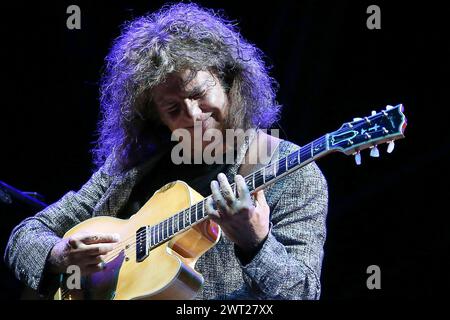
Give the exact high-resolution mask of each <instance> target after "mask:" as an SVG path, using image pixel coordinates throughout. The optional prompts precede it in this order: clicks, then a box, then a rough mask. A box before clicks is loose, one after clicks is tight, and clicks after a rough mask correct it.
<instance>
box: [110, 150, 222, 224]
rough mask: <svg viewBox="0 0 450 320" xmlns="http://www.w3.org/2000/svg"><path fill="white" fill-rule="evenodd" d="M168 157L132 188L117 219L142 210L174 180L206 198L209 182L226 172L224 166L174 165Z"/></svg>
mask: <svg viewBox="0 0 450 320" xmlns="http://www.w3.org/2000/svg"><path fill="white" fill-rule="evenodd" d="M170 156H171V154H170V152H167V153H166V154H165V155H164V156H163V157H162V158H161V159H160V160H159V161H158V162H157V163H156V166H155V170H151V173H149V174H146V175H145V176H144V177H142V179H141V180H140V181H139V182H138V183H137V184H136V185H135V186H134V188H133V190H132V191H131V194H130V197H129V199H128V201H127V203H126V204H125V206H124V207H123V208H122V209H121V210H120V213H119V215H118V217H119V218H122V219H126V218H129V217H130V216H131V215H133V214H135V213H136V212H138V211H139V209H140V208H142V206H143V205H144V204H145V203H146V202H147V201H148V200H149V199H150V198H151V197H152V196H153V194H154V193H155V191H157V190H159V189H160V188H162V187H163V186H164V185H166V184H167V183H170V182H172V181H176V180H182V181H184V182H186V183H187V184H188V185H189V186H190V187H191V188H192V189H194V190H195V191H197V192H198V193H200V194H201V195H202V196H204V197H207V196H209V195H210V194H211V188H210V183H211V181H212V180H217V175H218V174H219V173H220V172H226V170H227V165H226V164H179V165H176V164H174V163H173V161H172V159H171V157H170Z"/></svg>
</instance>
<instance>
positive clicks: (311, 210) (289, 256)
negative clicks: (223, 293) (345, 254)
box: [235, 163, 328, 299]
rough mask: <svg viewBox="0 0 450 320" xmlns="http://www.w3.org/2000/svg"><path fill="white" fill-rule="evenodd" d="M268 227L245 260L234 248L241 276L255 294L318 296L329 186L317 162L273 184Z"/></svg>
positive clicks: (289, 297) (264, 297)
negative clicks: (250, 258)
mask: <svg viewBox="0 0 450 320" xmlns="http://www.w3.org/2000/svg"><path fill="white" fill-rule="evenodd" d="M269 193H272V194H274V193H275V194H281V196H279V198H278V200H277V201H276V203H275V204H273V205H270V203H269V206H271V229H270V231H269V234H268V237H267V238H266V240H265V242H264V243H263V245H262V247H261V248H260V250H259V251H258V252H257V253H256V255H255V256H254V257H253V258H252V260H251V261H250V262H249V263H248V264H244V263H245V262H244V260H243V259H242V258H240V254H241V253H240V251H239V248H238V247H236V246H235V253H236V256H237V257H238V261H239V263H240V264H241V267H242V271H243V277H244V281H245V283H246V285H247V287H248V289H249V291H250V292H251V293H252V295H253V296H255V297H256V298H257V299H319V297H320V272H321V266H322V258H323V245H324V242H325V237H326V215H327V210H328V189H327V183H326V180H325V178H324V176H323V174H322V173H321V171H320V169H319V168H318V167H317V165H316V164H315V163H311V164H308V165H306V166H305V167H303V168H301V169H299V170H298V171H296V172H294V173H292V174H291V175H289V176H288V179H284V180H280V181H279V182H277V183H275V184H274V185H273V186H272V187H271V190H270V191H268V193H267V195H269Z"/></svg>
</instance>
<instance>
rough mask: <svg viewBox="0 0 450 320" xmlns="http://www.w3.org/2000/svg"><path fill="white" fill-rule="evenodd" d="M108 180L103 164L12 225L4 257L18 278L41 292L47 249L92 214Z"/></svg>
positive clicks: (108, 182)
mask: <svg viewBox="0 0 450 320" xmlns="http://www.w3.org/2000/svg"><path fill="white" fill-rule="evenodd" d="M110 180H111V177H110V176H109V175H108V174H107V170H106V165H104V166H103V167H102V168H100V169H99V170H98V171H97V172H95V173H94V174H93V175H92V177H91V178H90V179H89V181H88V182H87V183H86V184H85V185H84V186H83V187H82V188H81V189H80V190H79V191H78V192H73V191H70V192H68V193H67V194H66V195H64V196H63V197H62V198H61V199H60V200H59V201H57V202H56V203H54V204H52V205H50V206H48V207H47V208H45V209H44V210H42V211H41V212H39V213H37V214H36V215H35V216H33V217H29V218H27V219H25V220H24V221H22V222H21V223H20V224H19V225H18V226H17V227H15V228H14V230H13V231H12V233H11V236H10V238H9V241H8V244H7V247H6V250H5V257H4V258H5V262H6V264H7V265H8V266H9V268H10V269H11V270H13V272H14V274H15V276H16V277H17V278H18V279H19V280H21V281H22V282H24V283H25V284H26V285H27V286H29V287H30V288H32V289H34V290H38V291H39V292H42V291H41V289H42V288H41V287H40V286H41V284H42V279H43V277H44V267H45V264H46V260H47V257H48V255H49V253H50V251H51V249H52V248H53V246H54V245H55V244H56V243H57V242H58V241H59V240H60V239H61V238H62V237H63V235H64V234H65V233H66V232H67V231H68V230H69V229H70V228H72V227H73V226H75V225H76V224H78V223H79V222H81V221H83V220H86V219H88V218H90V217H91V216H92V213H93V210H94V207H95V205H96V204H97V202H98V200H99V199H100V198H101V196H102V195H103V194H104V193H105V191H106V189H107V187H108V185H109V184H110ZM44 278H45V277H44Z"/></svg>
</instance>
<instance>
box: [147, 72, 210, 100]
mask: <svg viewBox="0 0 450 320" xmlns="http://www.w3.org/2000/svg"><path fill="white" fill-rule="evenodd" d="M217 81H218V80H217V78H216V77H215V76H214V75H213V74H212V73H211V72H208V71H202V70H201V71H198V72H197V73H196V74H195V77H192V74H191V72H190V71H183V72H177V73H172V74H170V75H169V76H168V77H167V79H166V80H165V81H164V82H163V83H161V84H158V85H157V86H155V87H154V88H153V90H152V93H153V99H154V101H155V102H156V103H159V102H160V101H162V100H164V98H166V97H168V96H182V95H186V94H190V93H191V92H192V91H197V90H200V89H206V88H208V87H210V86H214V85H215V84H216V82H217Z"/></svg>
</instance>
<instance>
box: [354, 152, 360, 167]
mask: <svg viewBox="0 0 450 320" xmlns="http://www.w3.org/2000/svg"><path fill="white" fill-rule="evenodd" d="M354 155H355V162H356V164H357V165H358V166H359V165H361V153H360V152H359V151H356V152H355V153H354Z"/></svg>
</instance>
